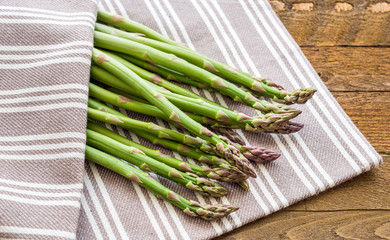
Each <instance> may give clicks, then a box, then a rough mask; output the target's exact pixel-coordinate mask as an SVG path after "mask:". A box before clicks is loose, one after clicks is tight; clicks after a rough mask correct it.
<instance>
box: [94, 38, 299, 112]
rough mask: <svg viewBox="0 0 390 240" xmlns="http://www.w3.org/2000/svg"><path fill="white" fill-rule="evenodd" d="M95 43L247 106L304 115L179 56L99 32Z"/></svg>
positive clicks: (97, 45)
mask: <svg viewBox="0 0 390 240" xmlns="http://www.w3.org/2000/svg"><path fill="white" fill-rule="evenodd" d="M94 44H95V46H96V47H101V48H104V49H109V50H113V51H118V52H122V53H125V54H128V55H131V56H133V57H135V58H138V59H143V60H146V61H148V62H151V63H156V64H159V65H161V66H164V67H167V68H169V69H172V70H175V71H177V72H182V73H184V74H186V75H187V76H189V77H191V78H194V79H196V80H198V81H200V82H204V83H206V84H208V85H209V86H211V87H213V88H214V89H216V90H218V91H219V92H220V93H222V94H224V95H227V96H230V97H231V98H233V99H234V100H235V101H241V102H244V103H245V104H247V105H249V106H251V107H253V108H255V109H258V110H260V111H262V112H263V113H269V112H273V113H287V114H290V115H292V116H294V117H295V116H297V115H299V114H300V113H301V111H300V110H297V109H292V108H289V107H287V106H282V105H274V104H271V103H269V102H267V101H265V100H259V99H257V98H255V97H254V96H253V95H252V94H251V93H248V92H245V91H244V90H242V89H240V88H238V87H237V86H236V85H234V84H232V83H230V82H228V81H226V80H224V79H222V78H221V77H218V76H216V75H214V74H212V73H211V72H208V71H206V70H204V69H202V68H199V67H197V66H195V65H192V64H191V63H188V62H186V61H185V60H183V59H180V58H178V57H176V56H175V55H172V54H168V53H165V52H162V51H159V50H157V49H155V48H151V47H149V46H147V45H143V44H140V43H137V42H134V41H131V40H127V39H124V38H119V37H115V36H112V35H109V34H106V33H102V32H97V31H95V33H94ZM94 51H95V56H96V54H97V53H98V52H97V51H98V50H97V49H95V50H94ZM96 57H98V56H96ZM102 61H103V62H105V63H102V64H100V65H110V64H109V63H107V62H106V61H104V60H99V62H102ZM96 64H98V63H96ZM98 65H99V64H98ZM114 75H115V74H114ZM122 80H123V79H122Z"/></svg>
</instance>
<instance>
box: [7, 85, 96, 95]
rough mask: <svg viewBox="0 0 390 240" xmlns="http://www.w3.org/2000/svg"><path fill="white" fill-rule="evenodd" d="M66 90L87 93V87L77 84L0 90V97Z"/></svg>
mask: <svg viewBox="0 0 390 240" xmlns="http://www.w3.org/2000/svg"><path fill="white" fill-rule="evenodd" d="M66 89H77V90H83V91H88V86H86V85H83V84H78V83H69V84H57V85H46V86H41V87H31V88H22V89H14V90H12V89H10V90H5V91H4V90H0V96H7V95H17V94H25V93H35V92H48V91H53V90H57V91H58V90H66Z"/></svg>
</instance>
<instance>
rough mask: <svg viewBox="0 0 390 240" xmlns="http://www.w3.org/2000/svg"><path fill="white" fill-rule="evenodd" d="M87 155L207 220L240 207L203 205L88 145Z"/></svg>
mask: <svg viewBox="0 0 390 240" xmlns="http://www.w3.org/2000/svg"><path fill="white" fill-rule="evenodd" d="M85 157H86V159H88V160H89V161H91V162H93V163H96V164H99V165H101V166H103V167H105V168H108V169H110V170H112V171H114V172H116V173H118V174H120V175H122V176H124V177H125V178H127V179H130V180H131V181H134V182H136V183H137V184H138V185H140V186H142V187H144V188H146V189H147V190H149V191H151V192H152V193H154V194H155V195H156V196H159V197H161V198H163V199H165V200H166V201H168V202H170V203H171V204H173V205H175V206H176V207H178V208H180V209H182V210H183V212H184V213H186V214H188V215H190V216H193V217H201V218H203V219H205V220H208V221H212V220H216V219H218V218H221V217H225V216H227V215H228V214H230V213H232V212H234V211H236V210H237V209H238V208H237V207H234V206H230V205H225V204H223V205H201V204H199V203H198V202H196V201H193V200H187V199H185V198H183V197H182V196H180V195H178V194H177V193H175V192H173V191H172V190H170V189H168V188H167V187H165V186H164V185H162V184H160V183H159V182H157V181H156V180H154V179H153V178H151V177H150V176H149V174H148V173H145V172H142V171H141V170H138V169H136V168H134V167H132V166H130V165H129V164H127V163H124V162H122V161H121V160H119V159H117V158H115V157H112V156H110V155H108V154H107V153H104V152H102V151H99V150H97V149H95V148H93V147H90V146H88V145H87V146H86V149H85Z"/></svg>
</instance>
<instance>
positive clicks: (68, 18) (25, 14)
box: [0, 12, 95, 24]
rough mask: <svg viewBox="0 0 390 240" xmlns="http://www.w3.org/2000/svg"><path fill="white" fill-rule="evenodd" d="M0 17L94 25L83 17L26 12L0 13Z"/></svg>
mask: <svg viewBox="0 0 390 240" xmlns="http://www.w3.org/2000/svg"><path fill="white" fill-rule="evenodd" d="M1 16H11V17H36V18H51V19H56V20H64V21H73V20H82V21H83V20H85V21H86V22H90V23H91V24H95V21H94V20H93V19H91V18H90V17H84V16H66V17H60V16H53V15H47V14H42V13H28V12H0V17H1Z"/></svg>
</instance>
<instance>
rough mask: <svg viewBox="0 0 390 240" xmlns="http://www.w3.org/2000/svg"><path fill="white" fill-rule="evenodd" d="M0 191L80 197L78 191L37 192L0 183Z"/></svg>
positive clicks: (56, 196)
mask: <svg viewBox="0 0 390 240" xmlns="http://www.w3.org/2000/svg"><path fill="white" fill-rule="evenodd" d="M0 191H4V192H12V193H20V194H24V195H30V196H38V197H53V198H58V197H80V192H63V193H57V192H38V191H29V190H23V189H18V188H10V187H4V186H1V185H0Z"/></svg>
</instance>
